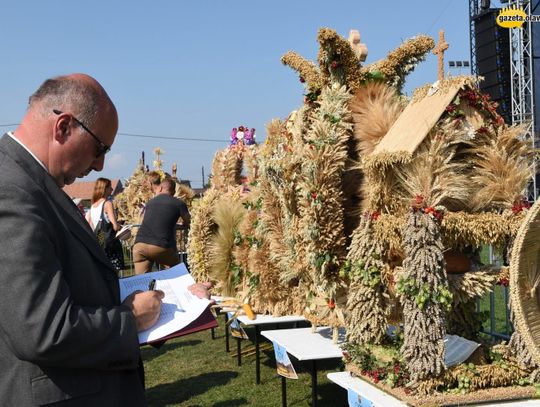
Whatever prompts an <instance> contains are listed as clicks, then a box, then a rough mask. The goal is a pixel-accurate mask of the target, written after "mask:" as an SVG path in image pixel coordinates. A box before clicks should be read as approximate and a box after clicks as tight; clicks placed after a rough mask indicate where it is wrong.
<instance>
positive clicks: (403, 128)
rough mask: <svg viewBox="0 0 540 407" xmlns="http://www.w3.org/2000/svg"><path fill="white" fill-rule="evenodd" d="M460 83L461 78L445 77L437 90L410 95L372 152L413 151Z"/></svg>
mask: <svg viewBox="0 0 540 407" xmlns="http://www.w3.org/2000/svg"><path fill="white" fill-rule="evenodd" d="M463 86H464V84H463V83H462V82H460V81H444V82H443V83H440V84H439V86H438V88H436V89H437V90H436V91H434V92H426V94H425V96H424V97H422V98H420V100H414V99H413V100H412V101H411V102H410V103H409V104H408V105H407V107H406V108H405V110H404V111H403V113H401V115H400V116H399V117H398V119H397V120H396V122H395V123H394V124H393V125H392V127H391V128H390V130H389V131H388V133H386V135H385V136H384V137H383V138H382V140H381V141H380V142H379V144H377V147H375V149H374V150H373V152H372V153H371V155H376V154H379V153H382V152H387V153H392V152H408V153H411V154H412V153H414V151H415V150H416V148H417V147H418V146H419V145H420V143H422V141H423V140H424V139H425V138H426V136H427V135H428V133H429V131H430V130H431V129H432V128H433V126H435V124H436V123H437V122H438V121H439V119H440V117H441V116H442V114H443V113H444V111H445V109H446V107H447V106H448V104H449V103H450V102H452V100H453V99H454V98H455V96H456V95H457V93H458V91H459V90H460V89H461V88H462V87H463Z"/></svg>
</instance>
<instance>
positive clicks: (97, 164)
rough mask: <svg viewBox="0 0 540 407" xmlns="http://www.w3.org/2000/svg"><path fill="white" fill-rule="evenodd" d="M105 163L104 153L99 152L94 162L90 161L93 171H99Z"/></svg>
mask: <svg viewBox="0 0 540 407" xmlns="http://www.w3.org/2000/svg"><path fill="white" fill-rule="evenodd" d="M104 164H105V154H101V155H100V156H99V157H97V158H96V159H95V160H94V162H92V169H93V170H94V171H98V172H99V171H101V170H102V169H103V165H104Z"/></svg>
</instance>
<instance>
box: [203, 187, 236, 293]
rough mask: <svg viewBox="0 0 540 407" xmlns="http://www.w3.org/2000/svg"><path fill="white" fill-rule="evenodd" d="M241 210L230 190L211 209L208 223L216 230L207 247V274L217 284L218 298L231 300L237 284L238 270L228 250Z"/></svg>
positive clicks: (234, 193)
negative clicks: (212, 224) (219, 296)
mask: <svg viewBox="0 0 540 407" xmlns="http://www.w3.org/2000/svg"><path fill="white" fill-rule="evenodd" d="M244 214H245V210H244V207H243V206H242V203H241V201H240V197H239V195H238V193H237V192H236V191H235V190H230V191H229V192H228V193H227V194H224V195H222V196H221V197H220V198H219V200H217V201H216V202H215V204H214V207H213V209H212V213H211V217H212V221H213V222H214V223H215V224H216V226H217V229H216V231H215V233H214V234H213V236H212V237H211V238H210V242H209V244H208V247H207V250H208V260H209V265H208V273H209V276H210V278H211V279H212V280H213V281H217V282H218V286H217V289H218V290H219V291H220V292H221V294H223V295H226V296H234V294H235V291H236V286H237V285H238V284H239V283H240V282H241V278H242V276H241V270H239V269H238V266H237V265H236V264H234V261H233V260H234V259H233V256H232V249H233V247H234V239H235V231H236V230H237V228H238V225H239V224H240V221H241V220H242V218H243V217H244Z"/></svg>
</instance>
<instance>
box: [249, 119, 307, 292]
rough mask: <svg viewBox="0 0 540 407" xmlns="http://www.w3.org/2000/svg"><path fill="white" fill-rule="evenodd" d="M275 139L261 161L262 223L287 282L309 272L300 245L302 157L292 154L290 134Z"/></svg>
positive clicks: (283, 277) (273, 256)
mask: <svg viewBox="0 0 540 407" xmlns="http://www.w3.org/2000/svg"><path fill="white" fill-rule="evenodd" d="M301 110H302V109H301ZM274 137H277V138H278V140H277V141H276V142H274V141H272V143H271V144H270V145H268V146H265V148H264V152H263V153H262V154H261V155H260V160H259V184H260V188H261V198H262V211H261V221H262V222H263V224H264V225H265V227H266V229H267V230H268V236H267V238H268V239H269V244H270V252H271V254H272V259H273V260H274V261H275V262H276V265H277V267H278V268H279V269H280V271H282V272H283V274H280V278H281V279H282V281H283V282H285V283H287V282H288V281H289V280H291V279H293V278H296V277H297V274H296V273H298V274H301V273H303V272H304V270H305V267H302V266H301V264H302V263H303V261H302V259H303V258H304V257H305V256H304V255H303V254H302V253H303V248H302V247H300V245H299V244H297V242H298V241H299V236H300V231H299V229H298V227H297V223H298V209H297V194H296V190H297V178H298V173H299V171H300V165H301V162H300V159H301V157H300V156H299V155H297V154H294V152H293V151H292V148H293V147H292V146H293V145H294V143H290V140H289V139H288V134H285V133H283V132H282V133H279V134H278V133H276V134H275V135H274ZM289 143H290V144H289ZM270 147H271V148H270ZM291 271H292V272H294V273H295V274H294V276H292V277H290V278H289V276H288V275H287V273H288V272H291Z"/></svg>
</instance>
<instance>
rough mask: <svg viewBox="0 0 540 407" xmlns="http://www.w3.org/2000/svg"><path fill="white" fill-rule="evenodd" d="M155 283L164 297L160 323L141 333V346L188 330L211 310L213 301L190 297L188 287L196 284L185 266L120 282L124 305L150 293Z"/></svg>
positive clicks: (122, 279) (182, 264)
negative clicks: (137, 295) (131, 298)
mask: <svg viewBox="0 0 540 407" xmlns="http://www.w3.org/2000/svg"><path fill="white" fill-rule="evenodd" d="M152 279H155V280H156V285H155V287H154V288H155V289H156V290H161V291H163V292H164V293H165V297H164V298H163V305H162V307H161V314H160V316H159V320H158V322H157V323H156V324H155V325H154V326H153V327H152V328H150V329H147V330H145V331H142V332H139V343H146V342H150V341H155V340H158V339H160V338H163V337H165V336H167V335H169V334H172V333H173V332H176V331H179V330H180V329H182V328H185V327H186V326H187V325H189V324H190V323H191V322H193V321H194V320H196V319H197V318H198V317H199V316H200V315H201V314H202V313H203V311H204V310H205V309H206V308H207V307H208V304H210V301H209V300H207V299H201V298H198V297H197V296H195V295H193V294H191V293H190V292H189V291H188V289H187V288H188V287H189V286H190V285H192V284H194V283H195V281H194V280H193V277H191V275H190V274H189V272H188V271H187V269H186V266H185V265H184V263H180V264H179V265H177V266H174V267H171V268H170V269H166V270H162V271H154V272H152V273H146V274H140V275H136V276H133V277H127V278H121V279H120V280H119V284H120V298H121V300H122V301H124V299H125V298H126V297H127V296H128V295H130V294H131V293H132V292H134V291H136V290H141V291H147V290H148V284H149V283H150V281H151V280H152Z"/></svg>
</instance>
